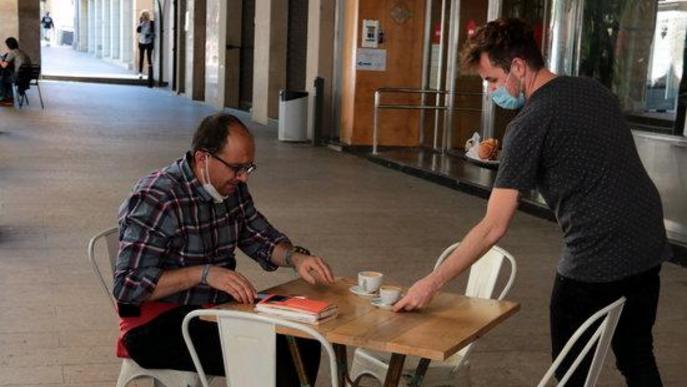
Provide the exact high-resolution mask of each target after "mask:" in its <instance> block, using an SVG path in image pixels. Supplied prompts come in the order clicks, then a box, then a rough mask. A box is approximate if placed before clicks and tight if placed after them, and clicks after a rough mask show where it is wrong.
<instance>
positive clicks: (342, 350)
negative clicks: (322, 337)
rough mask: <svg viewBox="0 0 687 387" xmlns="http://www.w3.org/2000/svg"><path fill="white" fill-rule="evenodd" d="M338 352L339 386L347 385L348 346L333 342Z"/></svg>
mask: <svg viewBox="0 0 687 387" xmlns="http://www.w3.org/2000/svg"><path fill="white" fill-rule="evenodd" d="M332 346H333V347H334V353H335V354H336V366H337V367H339V386H340V387H345V386H346V382H347V381H348V357H346V346H345V345H342V344H333V345H332Z"/></svg>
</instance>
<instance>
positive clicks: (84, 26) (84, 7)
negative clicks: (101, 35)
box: [76, 0, 91, 52]
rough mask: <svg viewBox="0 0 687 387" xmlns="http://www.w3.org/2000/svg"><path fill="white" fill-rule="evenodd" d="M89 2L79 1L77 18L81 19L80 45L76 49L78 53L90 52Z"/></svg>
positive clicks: (86, 0)
mask: <svg viewBox="0 0 687 387" xmlns="http://www.w3.org/2000/svg"><path fill="white" fill-rule="evenodd" d="M89 12H90V9H89V1H88V0H79V14H78V15H76V17H77V18H78V19H79V44H78V45H77V47H76V49H77V50H78V51H83V52H85V51H88V50H89V45H90V42H89V40H90V39H89V38H90V25H91V23H89V22H90V20H89Z"/></svg>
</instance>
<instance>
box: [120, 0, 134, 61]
mask: <svg viewBox="0 0 687 387" xmlns="http://www.w3.org/2000/svg"><path fill="white" fill-rule="evenodd" d="M119 9H120V12H119V13H120V15H121V18H120V21H119V24H120V31H121V39H120V41H121V44H120V50H119V52H120V54H119V59H120V60H121V61H122V63H124V64H125V65H126V68H127V69H132V68H133V63H134V60H133V58H134V41H133V39H134V37H133V34H134V3H133V0H121V2H120V6H119Z"/></svg>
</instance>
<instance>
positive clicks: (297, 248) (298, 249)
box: [293, 246, 310, 255]
mask: <svg viewBox="0 0 687 387" xmlns="http://www.w3.org/2000/svg"><path fill="white" fill-rule="evenodd" d="M293 251H294V252H296V253H298V254H305V255H310V250H308V249H306V248H305V247H302V246H294V247H293Z"/></svg>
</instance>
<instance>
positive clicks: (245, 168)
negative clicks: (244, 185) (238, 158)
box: [206, 151, 258, 176]
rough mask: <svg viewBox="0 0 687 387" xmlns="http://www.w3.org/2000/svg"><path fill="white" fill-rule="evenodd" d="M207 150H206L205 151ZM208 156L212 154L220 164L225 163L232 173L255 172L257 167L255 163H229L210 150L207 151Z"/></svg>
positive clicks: (247, 173) (248, 173)
mask: <svg viewBox="0 0 687 387" xmlns="http://www.w3.org/2000/svg"><path fill="white" fill-rule="evenodd" d="M206 152H207V151H206ZM208 154H209V155H210V156H212V157H213V158H214V159H215V160H218V161H219V162H221V163H222V164H224V165H226V166H227V168H229V169H231V170H232V171H234V173H235V174H236V175H237V176H238V175H242V174H244V173H245V174H246V175H250V174H251V173H253V172H255V169H256V168H257V167H258V166H257V165H255V163H247V164H229V163H228V162H226V161H224V160H222V158H221V157H219V156H217V155H215V154H213V153H212V152H208Z"/></svg>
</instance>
